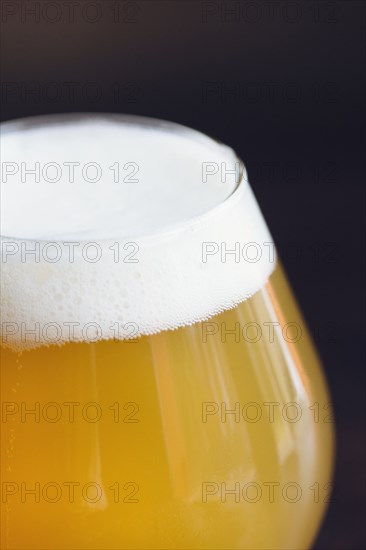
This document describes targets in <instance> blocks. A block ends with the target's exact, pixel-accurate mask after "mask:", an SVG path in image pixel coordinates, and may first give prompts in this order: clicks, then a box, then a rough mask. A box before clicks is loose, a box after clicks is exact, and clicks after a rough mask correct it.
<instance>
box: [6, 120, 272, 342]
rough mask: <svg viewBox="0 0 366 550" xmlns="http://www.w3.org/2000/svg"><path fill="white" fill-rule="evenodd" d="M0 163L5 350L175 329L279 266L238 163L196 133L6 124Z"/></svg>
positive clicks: (147, 126)
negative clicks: (6, 347) (0, 171)
mask: <svg viewBox="0 0 366 550" xmlns="http://www.w3.org/2000/svg"><path fill="white" fill-rule="evenodd" d="M1 153H2V155H1V156H2V182H1V195H2V207H1V208H2V223H1V234H2V235H3V237H2V238H1V251H2V263H1V317H2V318H1V329H2V343H3V344H4V345H9V346H12V347H16V348H18V349H27V348H32V347H35V346H38V345H42V344H61V343H64V342H67V341H97V340H99V339H110V338H116V339H125V338H134V337H136V336H139V335H146V334H154V333H156V332H159V331H161V330H167V329H175V328H178V327H181V326H184V325H188V324H192V323H194V322H197V321H201V320H204V319H208V318H210V317H211V316H212V315H215V314H216V313H218V312H221V311H223V310H225V309H228V308H231V307H234V306H235V305H237V304H238V303H240V302H241V301H243V300H245V299H247V298H248V297H249V296H251V295H252V294H254V293H255V292H256V291H258V290H259V289H260V288H261V286H263V284H265V282H266V280H267V279H268V277H269V275H270V274H271V272H272V270H273V268H274V261H275V258H274V255H273V249H272V248H271V243H272V239H271V236H270V234H269V232H268V229H267V227H266V224H265V222H264V220H263V217H262V215H261V213H260V210H259V208H258V206H257V203H256V200H255V198H254V196H253V193H252V191H251V189H250V186H249V184H248V183H247V180H246V174H245V170H244V168H243V166H242V164H241V163H240V161H239V160H238V159H237V157H236V155H235V153H234V152H233V151H232V149H230V148H229V147H226V146H224V145H221V144H219V143H217V142H215V141H214V140H212V139H210V138H208V137H207V136H204V135H203V134H200V133H199V132H196V131H194V130H190V129H188V128H184V127H181V126H179V125H176V124H172V123H166V122H161V121H154V120H149V119H142V118H139V117H122V116H118V115H67V116H64V115H57V116H52V117H37V118H35V119H24V120H20V121H15V122H10V123H5V124H3V125H2V141H1ZM71 180H72V181H71ZM239 180H240V184H239V185H238V181H239ZM5 235H6V237H5ZM248 243H254V244H252V245H250V246H249V248H248ZM230 250H233V251H235V252H234V253H232V254H230ZM256 251H257V252H256ZM225 252H226V253H225ZM253 255H254V256H253ZM256 255H257V257H256V258H255V256H256ZM253 257H254V260H253Z"/></svg>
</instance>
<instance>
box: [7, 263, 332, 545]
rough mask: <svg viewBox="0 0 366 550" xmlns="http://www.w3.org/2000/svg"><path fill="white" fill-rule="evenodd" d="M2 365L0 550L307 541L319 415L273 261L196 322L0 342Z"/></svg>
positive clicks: (323, 476)
mask: <svg viewBox="0 0 366 550" xmlns="http://www.w3.org/2000/svg"><path fill="white" fill-rule="evenodd" d="M299 327H300V329H299ZM228 331H232V332H231V333H230V332H228ZM1 377H2V419H1V420H2V423H1V427H2V461H1V465H2V514H1V543H2V544H1V547H2V548H4V549H17V550H20V549H36V548H37V549H60V550H61V549H63V550H64V549H103V550H108V549H129V548H131V549H132V548H133V549H170V548H181V549H188V548H192V549H198V548H206V549H224V548H230V549H239V548H247V549H251V550H252V549H257V548H265V549H270V548H273V549H276V550H278V549H280V548H287V549H292V550H293V549H295V548H301V549H303V548H309V547H310V546H311V544H312V541H313V539H314V537H315V534H316V532H317V529H318V527H319V524H320V521H321V519H322V516H323V514H324V510H325V508H326V505H327V502H328V501H329V499H330V497H331V484H330V476H331V464H332V442H333V437H332V434H333V429H332V428H333V424H332V423H333V414H332V410H331V406H330V398H329V395H328V393H327V389H326V386H325V383H324V379H323V376H322V373H321V370H320V368H319V362H318V358H317V356H316V354H315V352H314V350H313V347H312V345H311V342H310V340H309V337H308V335H307V332H306V328H305V327H304V323H303V320H302V318H301V316H300V314H299V312H298V309H297V308H296V305H295V303H294V301H293V299H292V296H291V293H290V291H289V289H288V287H287V283H286V281H285V278H284V276H283V274H282V272H281V270H280V268H277V269H276V271H275V272H274V274H273V275H272V277H271V279H270V281H269V282H268V284H267V285H266V286H265V287H264V288H263V289H262V290H260V291H259V292H257V293H256V294H255V295H254V296H253V297H252V298H250V299H249V300H247V301H246V302H244V303H242V304H241V305H240V306H239V307H237V308H236V309H233V310H230V311H227V312H225V313H223V314H221V315H218V316H216V317H215V318H212V319H210V320H209V321H208V322H206V323H197V324H194V325H192V326H189V327H184V328H181V329H178V330H176V331H169V332H161V333H159V334H156V335H153V336H150V337H142V338H139V339H137V341H133V342H113V341H108V342H106V341H103V342H99V343H97V344H86V343H85V344H66V345H64V346H61V347H58V346H51V347H48V348H47V347H42V348H39V349H36V350H33V351H25V352H23V353H22V354H18V353H14V352H11V351H9V350H6V349H2V350H1ZM32 411H33V412H32Z"/></svg>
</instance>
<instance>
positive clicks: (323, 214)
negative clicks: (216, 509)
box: [1, 0, 365, 550]
mask: <svg viewBox="0 0 366 550" xmlns="http://www.w3.org/2000/svg"><path fill="white" fill-rule="evenodd" d="M71 4H72V3H71ZM73 4H74V5H73V6H70V4H67V2H66V3H65V2H64V1H61V0H59V1H53V2H48V1H46V0H43V1H38V2H35V1H33V0H26V1H24V2H20V1H5V0H4V1H3V2H2V14H1V15H2V71H1V72H2V87H1V93H2V120H8V119H12V118H18V117H22V116H29V115H37V114H43V113H58V112H68V111H108V112H123V113H135V114H141V115H148V116H153V117H157V118H163V119H168V120H173V121H176V122H180V123H182V124H185V125H188V126H192V127H194V128H196V129H199V130H201V131H203V132H205V133H208V134H211V135H212V136H214V137H217V138H219V139H220V140H221V141H223V142H225V143H227V144H229V145H231V146H232V147H234V149H235V150H236V151H237V152H238V154H239V155H240V156H241V157H242V158H243V160H244V162H245V163H246V165H247V167H248V171H249V178H250V181H251V183H252V186H253V188H254V191H255V194H256V196H257V198H258V200H259V203H260V205H261V207H262V210H263V212H264V215H265V217H266V219H267V222H268V225H269V227H270V229H271V231H272V234H273V236H274V238H275V240H276V242H277V244H278V248H279V250H280V253H281V255H282V259H283V262H284V264H285V267H286V270H287V273H288V275H289V278H290V281H291V283H292V285H293V287H294V290H295V292H296V294H297V297H298V300H299V301H300V304H301V306H302V309H303V311H304V313H305V317H306V319H307V321H308V323H309V325H310V327H311V328H312V331H313V334H314V338H315V340H316V341H317V345H318V348H319V350H320V353H321V355H322V358H323V361H324V365H325V369H326V372H327V377H328V380H329V384H330V388H331V393H332V399H333V402H334V404H335V410H336V417H337V439H338V441H337V445H338V448H337V463H336V473H335V487H334V494H333V501H334V502H332V504H331V505H330V507H329V511H328V514H327V517H326V520H325V522H324V524H323V526H322V529H321V531H320V533H319V536H318V539H317V541H316V544H315V547H314V548H315V549H317V550H328V549H330V548H331V549H333V550H337V549H344V550H360V549H362V548H364V547H365V527H364V519H363V518H364V512H365V511H364V494H365V480H364V473H363V470H364V456H365V452H364V451H365V439H364V365H365V357H364V351H363V350H364V339H365V336H364V334H365V317H364V305H365V301H364V298H365V295H364V290H363V282H364V268H365V247H364V244H365V243H364V234H363V230H364V215H365V203H364V177H363V168H364V160H363V151H364V148H365V139H364V132H363V124H364V103H363V97H364V93H365V82H364V77H365V73H364V61H365V59H364V42H365V3H364V2H363V1H362V0H361V1H352V0H351V1H348V0H347V1H340V0H338V1H333V2H328V1H325V0H324V1H322V0H321V1H311V0H309V1H292V2H290V1H288V2H287V1H270V0H267V1H265V0H263V1H262V0H255V1H246V0H242V1H226V2H225V1H222V2H218V1H211V2H210V1H207V2H205V1H203V2H201V1H199V0H195V1H190V0H188V1H187V0H167V1H163V0H136V1H123V0H121V1H120V2H115V1H109V0H100V1H99V2H98V1H97V2H89V1H82V0H79V1H77V0H75V1H74V2H73Z"/></svg>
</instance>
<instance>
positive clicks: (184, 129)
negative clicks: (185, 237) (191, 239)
mask: <svg viewBox="0 0 366 550" xmlns="http://www.w3.org/2000/svg"><path fill="white" fill-rule="evenodd" d="M97 117H101V118H103V119H107V120H110V121H116V122H121V123H123V124H125V125H131V126H144V127H148V128H156V129H161V130H164V131H166V132H168V133H169V132H170V133H171V134H179V135H181V136H184V137H187V138H189V139H192V140H193V141H197V142H198V141H199V142H201V143H203V142H206V143H210V144H211V146H212V145H214V146H218V147H224V148H227V149H230V150H231V151H232V153H233V154H234V156H235V159H236V162H238V163H239V177H238V181H237V182H236V185H235V187H234V189H233V190H232V191H231V193H230V194H229V195H228V196H227V197H225V198H224V199H223V200H222V201H221V202H219V203H218V204H216V205H215V206H213V207H211V208H209V209H208V210H206V211H205V212H203V213H201V214H197V215H193V216H192V217H189V218H187V219H185V220H181V221H178V222H176V223H173V224H169V225H167V226H165V227H162V228H159V229H157V230H155V231H152V232H150V233H145V234H141V235H138V234H137V235H127V236H124V237H121V236H113V237H108V238H94V239H93V238H92V237H90V238H89V239H85V238H80V239H71V238H67V237H66V238H62V239H60V238H57V239H46V238H42V239H38V238H30V237H14V236H9V235H3V234H2V233H1V228H0V241H8V242H25V243H27V242H28V243H47V244H49V243H69V242H71V243H80V244H88V243H91V242H94V243H98V244H103V243H110V242H111V241H118V242H127V241H128V240H131V239H136V240H137V241H139V243H141V242H151V241H155V240H156V241H159V240H160V239H164V238H166V237H169V236H173V235H174V234H176V233H177V234H179V233H181V232H184V231H185V230H189V229H192V228H194V227H196V226H197V225H200V224H204V223H205V221H206V220H208V219H209V218H210V217H211V216H212V215H214V214H216V213H217V212H218V211H220V210H221V209H223V208H226V207H227V206H229V205H230V204H231V203H232V202H233V201H236V200H237V199H238V198H239V197H240V196H241V194H242V192H243V190H244V188H245V185H244V184H245V183H247V182H248V177H247V170H246V168H245V164H244V162H243V161H242V160H241V158H240V157H239V156H238V154H237V153H236V151H235V150H234V149H233V148H232V147H230V146H229V145H226V144H225V143H223V142H222V141H220V140H219V139H217V138H213V137H212V136H210V135H208V134H205V133H204V132H201V131H200V130H195V129H194V128H190V127H189V126H185V125H183V124H180V123H177V122H172V121H168V120H165V119H159V118H155V117H149V116H141V115H132V114H123V113H109V112H99V111H98V112H69V113H51V114H42V115H35V116H33V115H32V116H29V117H21V118H17V119H11V120H6V121H4V122H1V123H0V139H1V137H2V134H3V133H4V134H7V133H12V132H18V131H22V130H27V129H31V128H36V127H38V126H39V127H42V126H45V125H47V124H48V123H51V122H52V123H55V122H56V121H57V120H58V119H59V120H62V121H68V120H69V121H71V120H72V121H77V120H83V119H84V120H86V119H91V118H97Z"/></svg>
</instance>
